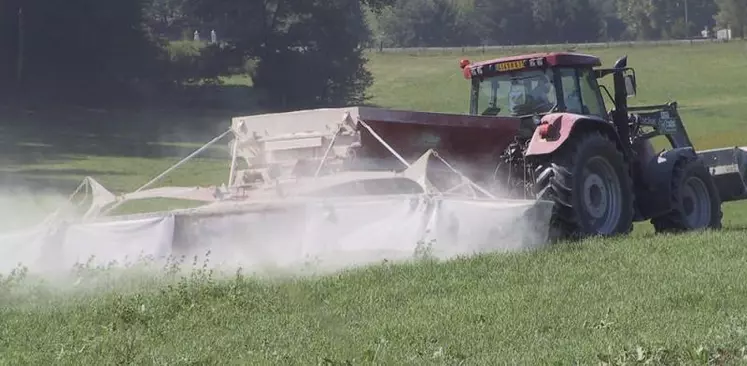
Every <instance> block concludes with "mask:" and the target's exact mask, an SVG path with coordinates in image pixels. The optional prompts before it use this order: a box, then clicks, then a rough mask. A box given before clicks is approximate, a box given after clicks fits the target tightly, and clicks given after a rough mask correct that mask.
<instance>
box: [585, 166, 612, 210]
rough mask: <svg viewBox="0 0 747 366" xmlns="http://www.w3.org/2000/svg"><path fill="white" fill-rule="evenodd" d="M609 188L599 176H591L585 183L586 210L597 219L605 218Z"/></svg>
mask: <svg viewBox="0 0 747 366" xmlns="http://www.w3.org/2000/svg"><path fill="white" fill-rule="evenodd" d="M607 195H608V192H607V187H605V185H604V182H603V181H602V178H601V177H600V176H599V175H597V174H591V175H589V176H587V177H586V180H585V181H584V205H586V210H587V211H588V212H589V214H590V215H591V216H592V217H594V218H595V219H601V218H602V217H604V213H605V211H607Z"/></svg>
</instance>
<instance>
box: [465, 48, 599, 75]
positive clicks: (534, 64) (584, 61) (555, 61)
mask: <svg viewBox="0 0 747 366" xmlns="http://www.w3.org/2000/svg"><path fill="white" fill-rule="evenodd" d="M460 64H461V66H462V68H463V69H464V77H465V78H467V79H470V78H472V77H473V76H481V75H484V76H487V75H486V74H495V73H501V72H507V71H518V70H522V69H531V68H545V67H555V66H566V67H595V66H602V61H601V60H600V59H599V57H596V56H592V55H586V54H583V53H575V52H543V53H531V54H523V55H515V56H507V57H501V58H496V59H492V60H487V61H480V62H476V63H470V62H469V61H468V60H462V62H461V63H460Z"/></svg>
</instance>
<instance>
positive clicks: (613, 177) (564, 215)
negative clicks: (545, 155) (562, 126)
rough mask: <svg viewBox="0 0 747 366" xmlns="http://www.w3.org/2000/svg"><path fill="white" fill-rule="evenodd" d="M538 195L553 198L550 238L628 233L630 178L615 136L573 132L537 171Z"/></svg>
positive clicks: (632, 197) (630, 218) (630, 211)
mask: <svg viewBox="0 0 747 366" xmlns="http://www.w3.org/2000/svg"><path fill="white" fill-rule="evenodd" d="M535 189H536V191H537V198H538V199H544V200H549V201H553V202H555V208H554V213H553V217H552V220H551V227H550V237H551V239H553V240H558V239H579V238H583V237H587V236H595V235H600V236H612V235H617V234H627V233H629V232H630V231H631V230H632V228H633V200H634V196H633V183H632V179H631V178H630V174H629V172H628V165H627V163H626V162H625V159H624V158H623V155H622V152H621V151H620V150H619V149H618V147H617V144H616V143H615V141H614V140H612V139H610V138H609V137H607V136H606V135H604V134H602V133H601V132H598V131H592V132H588V133H582V134H578V135H575V136H571V137H570V138H569V140H568V141H566V142H565V144H564V146H563V147H562V148H561V149H560V150H559V151H557V152H556V153H554V154H553V155H552V156H551V158H550V159H548V161H546V162H545V163H544V164H542V165H541V166H540V167H539V168H538V171H537V175H536V183H535Z"/></svg>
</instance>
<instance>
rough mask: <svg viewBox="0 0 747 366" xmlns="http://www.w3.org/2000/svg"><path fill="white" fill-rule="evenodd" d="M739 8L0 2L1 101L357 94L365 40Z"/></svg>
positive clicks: (666, 23) (400, 41) (295, 104)
mask: <svg viewBox="0 0 747 366" xmlns="http://www.w3.org/2000/svg"><path fill="white" fill-rule="evenodd" d="M685 6H687V20H688V21H687V24H686V23H685ZM746 17H747V0H129V1H115V0H67V1H55V0H3V1H2V2H0V98H1V99H0V101H2V100H20V99H23V98H42V99H44V98H46V99H45V100H55V101H61V102H81V101H86V102H88V103H96V102H102V103H106V102H111V101H130V102H131V101H152V100H154V99H159V98H162V97H163V96H168V95H178V94H179V93H181V92H184V91H185V90H190V88H198V87H205V86H210V85H215V84H219V83H220V80H221V77H222V76H228V75H232V74H237V73H241V74H248V75H249V76H250V78H251V80H252V84H253V88H254V89H255V90H256V91H258V92H259V95H261V96H263V98H262V99H261V100H262V101H263V103H264V106H265V107H266V108H270V109H283V110H287V109H297V108H311V107H318V106H339V105H345V104H359V103H363V102H365V100H366V90H367V88H368V87H369V86H370V85H371V84H372V82H373V77H372V75H371V73H370V72H369V71H368V70H367V68H366V58H365V55H364V52H365V49H366V48H370V47H380V46H384V47H413V46H414V47H427V46H466V45H481V44H537V43H563V42H573V43H576V42H592V41H605V40H625V39H665V38H684V37H686V36H694V35H696V34H698V32H699V30H700V29H702V28H703V27H708V28H713V27H715V26H729V27H731V28H732V29H733V30H734V31H735V33H736V35H737V36H742V35H743V30H744V28H745V24H744V21H745V18H746ZM195 30H199V31H200V33H201V34H203V35H204V36H203V39H209V32H210V30H215V31H216V32H217V34H218V37H219V42H217V43H206V42H194V41H192V34H193V32H194V31H195ZM156 97H157V98H156Z"/></svg>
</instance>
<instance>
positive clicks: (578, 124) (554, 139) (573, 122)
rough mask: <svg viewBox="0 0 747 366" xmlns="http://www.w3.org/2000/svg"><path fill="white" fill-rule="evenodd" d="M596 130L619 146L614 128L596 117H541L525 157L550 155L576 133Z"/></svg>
mask: <svg viewBox="0 0 747 366" xmlns="http://www.w3.org/2000/svg"><path fill="white" fill-rule="evenodd" d="M588 129H597V130H599V131H601V132H603V133H606V134H608V135H609V136H610V137H612V138H613V139H614V141H616V142H617V144H618V146H620V145H621V144H620V141H619V137H618V136H617V132H616V131H615V128H614V126H612V124H611V123H609V122H607V121H605V120H604V119H602V118H600V117H596V116H583V115H579V114H574V113H562V112H561V113H550V114H547V115H545V116H544V117H542V119H541V120H540V124H539V125H538V126H537V128H535V129H534V134H533V135H532V139H531V140H530V141H529V146H527V150H526V156H539V155H547V154H552V153H553V152H555V151H556V150H558V149H559V148H560V147H561V146H563V144H564V143H565V141H566V140H568V138H569V137H570V136H571V134H573V133H574V132H576V131H579V130H588Z"/></svg>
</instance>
